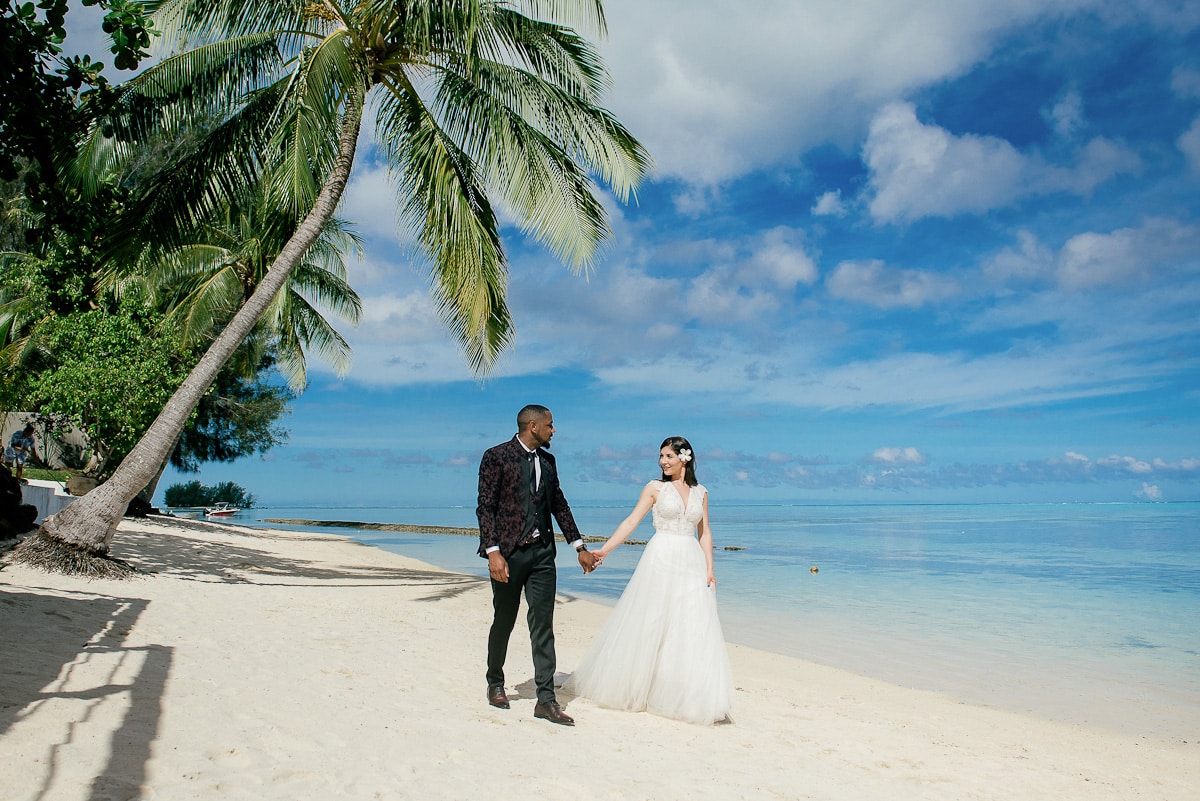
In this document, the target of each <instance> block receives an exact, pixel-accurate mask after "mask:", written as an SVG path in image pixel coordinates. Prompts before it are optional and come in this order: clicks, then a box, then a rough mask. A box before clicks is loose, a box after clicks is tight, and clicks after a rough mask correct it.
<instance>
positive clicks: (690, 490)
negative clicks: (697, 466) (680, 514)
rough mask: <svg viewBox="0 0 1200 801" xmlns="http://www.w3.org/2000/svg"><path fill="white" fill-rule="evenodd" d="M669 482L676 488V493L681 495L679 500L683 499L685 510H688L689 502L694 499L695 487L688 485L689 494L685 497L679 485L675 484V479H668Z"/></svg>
mask: <svg viewBox="0 0 1200 801" xmlns="http://www.w3.org/2000/svg"><path fill="white" fill-rule="evenodd" d="M667 483H668V484H670V485H671V489H673V490H675V494H676V495H677V496H679V500H681V501H683V510H684V511H685V512H686V511H687V509H688V504H689V503H690V502H691V500H692V490H694V489H695V487H688V494H687V497H686V498H685V497H683V493H682V492H680V491H679V487H677V486H675V482H674V481H668V482H667Z"/></svg>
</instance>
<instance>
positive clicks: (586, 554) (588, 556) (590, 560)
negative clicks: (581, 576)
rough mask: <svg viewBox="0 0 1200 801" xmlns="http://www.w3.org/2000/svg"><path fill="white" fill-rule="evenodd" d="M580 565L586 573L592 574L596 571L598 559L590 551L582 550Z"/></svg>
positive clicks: (580, 551) (580, 552)
mask: <svg viewBox="0 0 1200 801" xmlns="http://www.w3.org/2000/svg"><path fill="white" fill-rule="evenodd" d="M579 565H580V566H581V567H582V568H583V572H584V573H591V572H592V571H593V570H595V569H596V557H595V556H594V555H593V554H592V553H591V552H590V551H587V550H585V549H583V548H580V549H579Z"/></svg>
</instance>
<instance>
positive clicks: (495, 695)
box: [487, 686, 508, 709]
mask: <svg viewBox="0 0 1200 801" xmlns="http://www.w3.org/2000/svg"><path fill="white" fill-rule="evenodd" d="M487 698H488V703H489V704H491V705H492V706H494V707H498V708H500V709H508V696H507V695H505V694H504V688H503V687H500V686H496V687H488V693H487Z"/></svg>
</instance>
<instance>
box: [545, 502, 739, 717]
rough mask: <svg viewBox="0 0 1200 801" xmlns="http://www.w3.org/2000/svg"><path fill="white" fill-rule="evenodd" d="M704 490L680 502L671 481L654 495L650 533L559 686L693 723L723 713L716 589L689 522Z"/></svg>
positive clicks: (726, 687) (729, 695)
mask: <svg viewBox="0 0 1200 801" xmlns="http://www.w3.org/2000/svg"><path fill="white" fill-rule="evenodd" d="M706 492H707V490H705V489H704V487H703V486H700V485H697V486H694V487H692V488H691V492H690V493H689V494H688V500H687V503H686V505H685V503H684V500H683V498H682V497H681V496H680V494H679V492H678V491H677V490H676V489H675V487H674V486H673V485H672V484H671V483H670V482H664V484H663V486H662V488H661V489H660V490H659V493H658V498H657V499H656V500H655V503H654V536H653V537H651V538H650V541H649V542H648V543H647V544H646V550H645V553H643V554H642V558H641V560H640V561H639V562H638V566H637V569H636V570H635V571H634V573H633V577H632V578H631V579H630V580H629V584H628V585H627V586H626V587H625V592H624V593H622V594H621V598H620V600H618V601H617V605H616V607H615V608H614V609H613V611H612V614H611V615H610V616H609V618H608V622H607V623H605V625H604V628H603V629H601V631H600V634H599V635H598V636H597V637H596V640H595V642H593V643H592V647H591V648H590V649H589V650H588V652H587V654H586V655H585V656H584V657H583V660H582V661H581V662H580V663H579V667H578V668H577V669H576V670H575V673H574V674H573V675H572V676H571V677H570V678H569V679H568V680H567V682H566V684H565V686H564V689H566V690H567V691H568V692H571V693H574V694H575V695H577V696H581V697H584V698H588V699H590V700H592V701H594V702H595V703H597V704H599V705H601V706H606V707H612V708H615V709H629V710H635V711H641V710H647V711H650V712H653V713H655V714H658V715H663V716H665V717H671V718H678V719H680V720H687V721H691V722H693V723H714V722H716V721H720V720H723V719H724V718H725V717H726V716H727V715H728V713H729V709H730V707H731V705H732V703H733V680H732V678H731V675H730V670H729V654H728V653H727V652H726V650H725V638H724V635H723V634H722V632H721V621H720V619H719V618H718V617H717V597H716V590H715V589H713V588H710V587H708V586H707V581H708V570H707V568H706V565H705V560H704V552H703V550H702V549H701V547H700V542H699V540H698V539H697V538H696V524H697V523H698V522H699V521H700V519H701V517H702V515H703V510H704V495H705V493H706Z"/></svg>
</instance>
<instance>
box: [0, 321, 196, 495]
mask: <svg viewBox="0 0 1200 801" xmlns="http://www.w3.org/2000/svg"><path fill="white" fill-rule="evenodd" d="M35 339H36V347H35V355H34V357H33V358H31V359H29V361H28V362H27V363H26V365H25V369H24V371H22V373H21V374H20V382H21V384H22V386H23V388H24V390H25V392H24V400H25V403H26V404H27V408H30V409H35V410H37V411H39V412H42V413H45V414H56V415H62V416H65V417H67V418H69V419H70V420H71V422H72V423H74V425H75V426H76V427H77V428H78V429H79V430H80V431H82V432H83V433H84V434H86V435H87V437H88V440H89V443H90V444H91V447H92V449H93V452H94V454H95V455H96V456H97V457H98V458H99V460H100V463H101V465H102V468H101V470H100V475H106V474H107V473H108V472H110V471H111V469H112V467H113V466H115V465H117V464H119V463H120V461H121V459H123V458H124V456H125V454H127V453H128V452H129V451H130V449H131V448H133V446H134V445H135V444H136V443H137V441H138V440H139V439H140V438H141V436H142V435H143V434H144V433H145V431H146V429H147V428H148V427H149V425H150V423H151V422H153V420H154V418H155V417H156V416H157V415H158V413H159V411H160V410H161V409H162V407H163V404H165V403H166V401H167V399H168V398H169V397H170V396H171V394H172V392H174V390H175V389H176V387H178V386H179V384H180V383H181V382H182V381H183V378H184V376H185V375H186V370H185V369H184V365H182V364H180V362H179V359H178V358H177V347H176V346H177V343H176V342H175V341H174V340H173V339H172V338H170V337H169V336H166V335H164V334H163V332H162V331H160V330H158V329H156V328H155V327H154V325H153V318H152V317H151V316H149V315H148V314H146V313H145V311H144V309H139V308H138V307H137V304H136V303H134V302H127V303H124V304H122V307H121V309H120V310H119V311H118V312H117V313H115V314H110V313H107V312H105V311H103V310H99V309H96V310H91V311H86V312H78V313H74V314H70V315H66V316H62V317H57V316H56V317H52V318H50V319H48V320H46V321H45V322H44V323H43V324H42V325H41V326H39V328H38V330H37V333H36V337H35Z"/></svg>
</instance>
